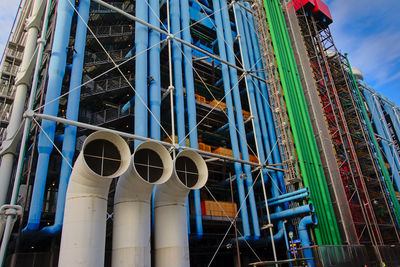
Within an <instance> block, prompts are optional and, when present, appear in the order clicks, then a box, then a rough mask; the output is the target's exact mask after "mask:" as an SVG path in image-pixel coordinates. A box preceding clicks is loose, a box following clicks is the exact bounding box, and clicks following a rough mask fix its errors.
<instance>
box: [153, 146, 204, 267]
mask: <svg viewBox="0 0 400 267" xmlns="http://www.w3.org/2000/svg"><path fill="white" fill-rule="evenodd" d="M207 178H208V169H207V165H206V163H205V161H204V159H203V158H202V157H201V156H200V155H199V154H198V153H197V152H195V151H193V150H184V151H182V152H180V153H179V154H178V155H177V156H176V158H175V160H174V172H173V174H172V177H171V179H169V180H168V181H167V182H166V183H164V184H162V185H159V186H157V187H156V192H155V197H154V248H155V251H154V253H155V257H154V258H155V266H156V267H171V266H174V267H189V266H190V261H189V240H188V229H187V210H186V198H187V196H188V194H189V192H190V190H191V189H200V188H202V187H203V186H204V185H205V184H206V182H207Z"/></svg>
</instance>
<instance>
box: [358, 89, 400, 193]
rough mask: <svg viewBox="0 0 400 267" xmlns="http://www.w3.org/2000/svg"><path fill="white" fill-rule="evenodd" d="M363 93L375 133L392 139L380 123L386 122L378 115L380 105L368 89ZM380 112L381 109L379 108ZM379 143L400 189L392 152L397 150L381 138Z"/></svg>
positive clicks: (399, 179)
mask: <svg viewBox="0 0 400 267" xmlns="http://www.w3.org/2000/svg"><path fill="white" fill-rule="evenodd" d="M363 93H364V96H365V100H366V101H367V104H368V107H369V110H370V111H371V114H372V121H373V123H374V125H375V129H376V131H377V133H378V134H379V135H381V136H382V137H385V138H387V139H389V140H390V139H392V137H391V136H388V135H387V134H386V132H385V131H384V130H383V127H382V124H383V123H386V121H382V120H381V118H380V116H379V110H378V109H380V108H381V107H378V106H377V105H376V104H375V101H374V100H373V96H372V94H371V93H370V92H369V91H368V90H363ZM381 112H382V110H381ZM380 143H381V146H382V148H383V151H384V152H385V156H386V159H387V162H388V164H389V166H390V169H391V172H392V176H393V180H394V182H395V184H396V187H397V190H398V191H399V190H400V176H399V171H398V169H397V168H398V166H397V164H396V163H395V161H396V160H395V158H394V156H395V155H394V154H392V152H395V153H397V151H391V149H390V147H389V144H388V143H387V142H386V141H385V140H382V141H381V142H380Z"/></svg>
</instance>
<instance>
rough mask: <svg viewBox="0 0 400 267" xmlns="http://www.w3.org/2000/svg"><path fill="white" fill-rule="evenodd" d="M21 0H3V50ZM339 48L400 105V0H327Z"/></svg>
mask: <svg viewBox="0 0 400 267" xmlns="http://www.w3.org/2000/svg"><path fill="white" fill-rule="evenodd" d="M19 2H20V0H0V29H1V31H0V51H1V53H2V52H3V50H4V46H5V43H6V40H7V37H8V33H9V29H10V28H11V24H12V21H13V19H14V16H15V13H16V10H17V8H18V5H19ZM325 2H326V3H327V4H328V5H329V7H330V10H331V13H332V16H333V20H334V22H333V24H332V25H331V30H332V34H333V38H334V40H335V43H336V46H337V48H338V49H339V50H340V51H341V52H347V53H349V58H350V61H351V64H352V65H353V66H354V67H357V68H359V69H361V70H362V71H363V73H364V77H365V80H366V82H367V83H368V84H370V85H371V86H373V87H374V88H375V89H376V90H377V91H379V92H381V93H383V94H384V95H386V96H387V97H388V98H390V99H392V100H393V101H395V103H396V104H397V105H400V92H399V91H400V26H399V25H400V15H399V14H398V11H399V10H400V1H396V0H362V1H361V0H325Z"/></svg>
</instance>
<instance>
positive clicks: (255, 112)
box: [234, 5, 280, 211]
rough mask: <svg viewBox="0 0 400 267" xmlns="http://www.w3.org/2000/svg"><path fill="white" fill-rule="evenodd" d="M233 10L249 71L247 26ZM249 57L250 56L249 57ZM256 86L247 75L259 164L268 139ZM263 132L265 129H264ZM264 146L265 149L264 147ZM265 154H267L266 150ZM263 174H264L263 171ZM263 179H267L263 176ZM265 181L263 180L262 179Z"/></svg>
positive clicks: (275, 191) (275, 189)
mask: <svg viewBox="0 0 400 267" xmlns="http://www.w3.org/2000/svg"><path fill="white" fill-rule="evenodd" d="M234 10H235V14H236V20H237V21H236V23H237V27H238V34H240V36H241V38H239V42H240V44H241V49H242V55H243V65H244V68H245V69H246V70H248V71H249V70H250V69H251V65H250V64H251V58H252V52H251V51H252V49H251V47H248V44H247V42H246V40H247V41H249V40H250V38H249V37H248V36H247V34H246V30H245V27H246V26H247V24H244V23H243V18H242V14H241V9H240V8H239V6H238V5H234ZM249 45H251V43H249ZM249 55H250V56H249ZM255 84H256V82H255V81H254V80H253V77H251V76H250V75H247V89H248V97H249V102H250V107H251V112H252V115H253V117H254V119H253V123H254V130H255V139H256V142H257V144H258V154H259V160H260V161H261V162H265V158H266V156H265V155H266V153H264V151H265V150H264V148H267V149H268V142H267V141H268V139H264V141H266V142H265V144H264V145H263V140H262V137H263V135H262V131H261V128H262V124H264V123H265V119H264V120H263V121H260V118H261V119H263V112H261V113H259V112H258V110H257V103H256V97H255V90H254V85H255ZM260 105H261V103H259V101H258V106H259V107H260V108H261V106H260ZM260 116H261V117H260ZM260 123H261V127H260ZM264 130H265V128H264ZM266 134H267V133H264V137H265V138H266ZM264 146H265V147H264ZM265 152H267V153H268V152H269V151H268V150H267V151H265ZM268 163H272V159H271V158H270V157H268ZM264 173H265V174H266V172H265V170H264ZM265 177H267V176H266V175H265ZM271 177H272V179H273V180H274V184H277V183H276V182H277V175H276V172H272V175H271ZM264 179H265V178H264ZM246 182H247V186H248V188H249V187H250V186H251V184H252V183H251V182H250V181H249V180H246ZM271 193H272V196H273V197H275V196H278V195H279V194H280V192H279V189H278V187H277V186H271ZM250 207H252V205H251V204H250ZM279 209H280V207H277V211H279Z"/></svg>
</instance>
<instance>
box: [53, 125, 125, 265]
mask: <svg viewBox="0 0 400 267" xmlns="http://www.w3.org/2000/svg"><path fill="white" fill-rule="evenodd" d="M130 156H131V155H130V151H129V147H128V145H127V143H126V142H125V141H124V139H122V138H121V137H120V136H118V135H116V134H112V133H109V132H104V131H99V132H95V133H93V134H91V135H90V136H88V137H87V138H86V140H85V142H84V144H83V147H82V151H81V153H80V154H79V156H78V158H77V160H76V161H75V164H74V167H73V170H72V173H71V177H70V181H69V185H68V190H67V195H66V203H65V213H64V223H63V230H62V236H61V247H60V257H59V263H58V266H60V267H71V266H75V267H76V266H85V267H89V266H90V267H98V266H104V252H105V237H106V217H107V199H108V191H109V187H110V184H111V180H112V179H113V178H117V177H118V176H120V175H122V174H123V173H124V172H125V171H126V170H127V169H128V167H129V162H130Z"/></svg>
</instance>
